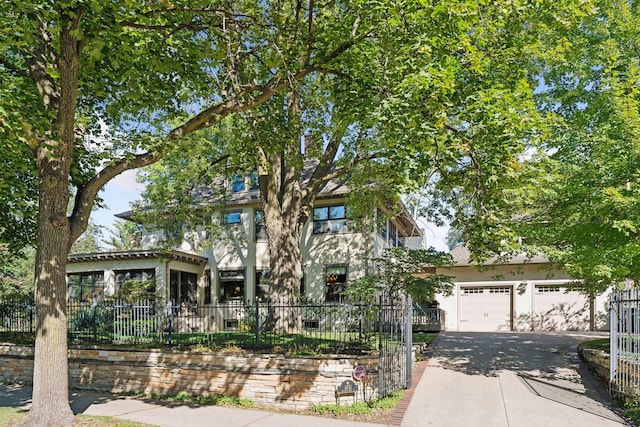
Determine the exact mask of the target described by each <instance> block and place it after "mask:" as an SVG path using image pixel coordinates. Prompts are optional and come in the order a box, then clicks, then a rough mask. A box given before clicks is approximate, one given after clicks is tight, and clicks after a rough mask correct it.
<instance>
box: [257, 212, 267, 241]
mask: <svg viewBox="0 0 640 427" xmlns="http://www.w3.org/2000/svg"><path fill="white" fill-rule="evenodd" d="M255 223H256V240H267V227H265V225H264V212H263V211H255Z"/></svg>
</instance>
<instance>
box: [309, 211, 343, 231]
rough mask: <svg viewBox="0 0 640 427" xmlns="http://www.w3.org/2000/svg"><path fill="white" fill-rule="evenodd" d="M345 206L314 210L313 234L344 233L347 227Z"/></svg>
mask: <svg viewBox="0 0 640 427" xmlns="http://www.w3.org/2000/svg"><path fill="white" fill-rule="evenodd" d="M346 213H347V210H346V208H345V206H344V205H335V206H322V207H318V208H314V209H313V234H321V233H343V232H345V231H346V228H347V227H346V226H347V216H346Z"/></svg>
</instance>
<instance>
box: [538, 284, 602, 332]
mask: <svg viewBox="0 0 640 427" xmlns="http://www.w3.org/2000/svg"><path fill="white" fill-rule="evenodd" d="M590 313H591V309H590V304H589V298H588V297H587V296H586V295H585V294H584V293H582V292H580V290H579V289H576V288H568V287H567V286H562V285H535V287H534V292H533V328H534V330H536V331H588V330H589V327H590Z"/></svg>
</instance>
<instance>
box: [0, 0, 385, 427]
mask: <svg viewBox="0 0 640 427" xmlns="http://www.w3.org/2000/svg"><path fill="white" fill-rule="evenodd" d="M364 3H366V2H364ZM374 9H375V8H372V7H370V5H367V4H361V2H353V3H351V2H348V1H347V2H339V3H331V4H328V5H321V6H314V5H313V3H311V6H310V7H309V5H307V4H302V3H297V4H293V5H281V7H280V8H272V7H271V5H270V4H268V3H265V2H252V1H239V2H233V3H229V2H211V1H197V0H192V1H184V2H183V1H176V2H172V3H169V2H167V3H163V2H161V3H160V4H158V5H151V4H147V3H145V2H142V3H135V2H134V3H132V2H128V1H119V0H112V1H108V2H97V1H92V0H87V1H76V0H58V1H51V2H41V1H38V0H30V1H23V2H4V3H3V4H2V6H0V28H1V29H0V70H1V72H0V75H1V77H2V79H3V87H9V88H12V91H11V92H10V93H9V92H7V91H2V103H1V105H2V107H3V108H2V109H0V128H2V137H1V138H2V144H3V148H4V147H5V146H6V147H8V148H10V149H12V150H15V149H16V147H20V148H19V149H18V151H19V152H20V153H22V155H23V157H20V158H19V160H20V164H19V165H18V166H20V167H22V166H23V165H32V166H33V169H32V171H33V172H37V177H38V179H37V183H38V192H37V194H38V210H37V240H36V242H37V254H36V273H35V276H36V277H35V301H36V314H37V319H38V324H37V333H36V345H35V354H34V380H33V406H32V409H31V411H30V413H29V416H28V417H27V418H26V419H25V420H24V422H23V424H25V425H41V426H47V425H52V426H53V425H56V426H57V425H70V424H71V423H72V417H73V414H72V412H71V409H70V407H69V404H68V397H67V393H66V390H67V389H68V369H67V340H66V338H67V336H66V331H67V320H66V300H65V295H66V285H65V268H66V256H67V254H68V253H69V250H70V248H71V246H72V244H73V243H74V242H75V241H76V240H77V239H78V237H79V236H80V235H81V234H82V233H83V232H84V231H85V229H86V228H87V225H88V221H89V214H90V212H91V209H92V207H93V204H94V201H95V199H96V195H97V194H98V191H99V190H100V189H101V188H102V187H103V186H104V185H105V184H106V183H107V182H108V181H109V180H111V179H112V178H114V177H115V176H117V175H118V174H120V173H122V172H124V171H126V170H129V169H134V168H138V167H142V166H145V165H149V164H152V163H154V162H156V161H158V160H159V159H160V158H162V157H163V156H164V155H165V154H166V152H167V150H168V148H170V147H172V146H175V145H178V144H180V143H181V142H180V141H181V140H182V139H186V138H185V137H186V136H187V135H189V134H192V133H195V132H197V131H200V130H202V129H206V128H207V127H210V126H212V125H214V124H215V123H217V122H219V121H220V120H222V119H223V118H224V117H226V116H228V115H230V114H233V113H237V112H240V111H246V110H249V109H251V108H254V107H255V106H257V105H260V104H261V103H264V102H265V101H267V100H268V99H269V98H270V97H271V96H273V95H274V94H276V93H278V92H279V91H281V90H283V89H285V88H288V87H290V86H291V85H292V84H295V82H297V81H299V80H300V79H303V78H305V77H306V76H309V75H310V74H312V73H321V72H322V70H323V69H325V68H330V67H331V64H332V63H333V62H334V61H336V60H337V59H338V58H340V57H341V56H342V55H345V54H347V53H350V51H351V50H352V49H353V47H354V46H355V45H357V44H358V43H360V42H362V41H363V40H364V39H365V38H366V37H367V35H368V33H367V31H361V29H360V28H359V26H358V25H357V23H358V22H360V19H363V20H364V21H367V17H368V15H369V11H370V10H374ZM376 10H377V9H376ZM376 25H377V22H375V21H373V20H372V21H369V22H367V28H370V27H374V28H375V26H376ZM294 48H295V49H294ZM300 51H304V52H306V56H305V58H306V60H305V61H303V62H300V61H299V59H300V58H301V57H302V55H300ZM291 52H293V53H291ZM4 85H6V86H4ZM212 88H215V89H213V90H212ZM167 123H177V124H176V125H175V126H174V127H173V128H170V127H168V126H167ZM18 181H19V178H18V177H14V178H12V179H11V180H9V181H7V182H10V183H11V185H12V187H15V188H19V185H20V183H19V182H18ZM28 188H30V189H31V190H32V191H33V190H34V189H33V187H28ZM70 192H71V193H72V197H73V199H74V203H73V208H72V212H71V213H70V214H67V209H68V206H69V201H70ZM31 194H35V193H34V192H32V193H31ZM19 208H20V207H16V212H20V213H22V212H24V211H22V210H18V209H19ZM25 218H26V216H25ZM2 226H3V230H4V229H6V228H5V224H2Z"/></svg>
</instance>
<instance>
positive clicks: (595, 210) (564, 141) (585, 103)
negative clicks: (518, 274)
mask: <svg viewBox="0 0 640 427" xmlns="http://www.w3.org/2000/svg"><path fill="white" fill-rule="evenodd" d="M597 6H598V9H597V13H595V14H594V15H592V16H589V17H588V18H587V19H584V20H583V22H582V23H581V25H580V26H579V27H575V28H573V31H571V32H568V33H567V34H565V37H566V46H567V48H566V49H565V50H564V51H563V58H562V60H561V61H547V66H546V68H544V69H543V70H542V71H541V76H542V78H543V80H544V83H545V85H546V86H545V88H543V89H541V90H540V91H539V94H538V103H539V108H540V109H541V110H543V111H548V112H550V113H553V114H555V115H557V116H558V118H559V121H558V124H557V125H556V126H554V127H553V128H552V133H551V135H550V138H549V140H548V142H547V144H546V145H545V146H544V147H543V150H541V151H540V152H539V153H538V155H537V156H535V157H533V158H532V159H531V169H530V171H529V172H528V173H530V175H531V176H532V177H533V179H532V181H531V182H532V185H531V186H529V187H528V191H527V192H528V200H529V202H528V203H524V204H523V206H524V207H525V209H524V210H523V213H524V215H523V216H522V217H521V219H522V221H519V222H518V223H517V226H516V227H514V228H515V229H516V230H517V232H518V233H520V234H521V235H523V236H525V237H526V243H527V244H528V246H529V247H531V248H532V250H538V251H542V252H543V253H545V254H547V255H548V256H549V257H550V259H551V260H553V261H555V262H557V263H559V264H560V265H562V266H563V267H564V268H565V269H566V270H567V271H568V272H569V273H570V274H571V276H572V277H574V278H576V279H581V281H582V282H583V283H584V284H585V285H586V286H587V289H588V291H589V293H591V294H596V293H599V292H602V291H604V290H605V289H606V288H607V287H608V286H610V285H618V286H620V285H622V284H623V283H625V282H627V281H630V282H633V283H634V284H635V285H636V286H637V285H638V284H640V87H639V86H638V81H639V79H640V51H639V50H638V45H637V40H638V38H639V37H640V7H639V5H638V4H637V2H617V1H601V2H597Z"/></svg>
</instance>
